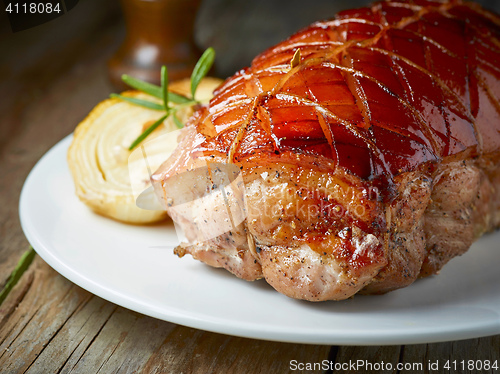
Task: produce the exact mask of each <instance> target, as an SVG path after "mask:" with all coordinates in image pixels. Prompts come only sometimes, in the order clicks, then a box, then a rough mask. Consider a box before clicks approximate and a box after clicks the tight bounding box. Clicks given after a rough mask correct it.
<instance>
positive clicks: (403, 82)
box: [193, 0, 500, 181]
mask: <svg viewBox="0 0 500 374" xmlns="http://www.w3.org/2000/svg"><path fill="white" fill-rule="evenodd" d="M298 49H300V54H301V59H300V62H299V64H298V65H297V66H294V67H292V66H291V65H290V61H291V59H292V58H293V56H294V54H295V52H296V51H297V50H298ZM499 78H500V19H499V18H498V16H496V15H494V14H492V13H489V12H487V11H485V10H483V9H481V8H480V7H479V6H476V5H475V4H473V3H465V2H462V1H452V2H447V3H440V2H437V1H420V0H419V1H417V0H414V1H411V2H401V1H387V2H380V3H376V4H375V5H373V6H372V7H369V8H362V9H356V10H350V11H346V12H343V13H340V14H339V15H337V17H336V18H335V19H333V20H330V21H324V22H317V23H315V24H313V25H311V26H309V27H308V28H306V29H304V30H302V31H300V32H298V33H296V34H295V35H293V36H291V37H290V38H289V39H287V40H285V41H284V42H282V43H280V44H278V45H276V46H275V47H272V48H270V49H269V50H267V51H265V52H264V53H262V54H260V55H259V56H257V57H256V58H255V59H254V60H253V62H252V65H251V67H249V68H247V69H244V70H242V71H240V72H238V73H237V74H236V75H234V76H233V77H231V78H229V79H228V80H227V81H226V82H225V83H224V84H223V85H222V86H221V87H220V88H219V89H218V90H217V91H216V93H215V97H214V99H213V100H212V101H211V103H210V105H209V106H208V107H207V108H204V109H202V111H201V112H200V113H198V115H197V116H195V117H194V120H193V122H194V123H195V125H196V126H197V127H198V132H199V133H201V134H203V135H204V136H205V138H204V139H202V140H200V142H199V144H198V147H197V148H196V149H195V150H194V152H201V153H202V154H203V153H204V154H214V153H217V154H227V155H228V161H229V162H241V161H243V160H244V159H245V158H248V157H250V156H254V155H255V154H259V155H261V156H260V157H269V156H270V155H273V157H275V156H276V155H278V156H279V155H280V154H283V153H288V152H293V153H295V154H297V155H301V154H305V155H314V156H317V157H318V158H322V159H328V160H329V161H333V165H334V166H333V167H335V168H337V167H340V168H343V169H344V170H345V171H347V172H349V173H351V174H354V175H356V176H358V177H360V178H362V179H364V180H366V181H370V180H372V181H373V180H377V179H378V180H381V179H383V180H384V181H391V180H393V178H394V176H396V175H399V174H401V173H404V172H408V171H413V170H415V169H417V168H419V167H421V166H422V164H425V163H439V162H440V161H441V160H443V159H444V158H445V157H448V156H455V157H456V158H458V159H461V158H465V157H470V156H480V155H483V154H488V153H491V152H494V151H496V150H498V149H499V147H500V122H499V121H498V116H499V114H500V99H499V97H500V83H499ZM266 155H267V156H266ZM278 158H279V157H278ZM297 163H300V157H298V158H297Z"/></svg>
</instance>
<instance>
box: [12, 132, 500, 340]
mask: <svg viewBox="0 0 500 374" xmlns="http://www.w3.org/2000/svg"><path fill="white" fill-rule="evenodd" d="M70 142H71V137H67V138H66V139H64V140H62V141H61V142H60V143H59V144H57V145H56V146H55V147H54V148H53V149H52V150H51V151H49V152H48V153H47V154H46V155H45V156H44V157H43V158H42V159H41V160H40V161H39V162H38V164H37V165H36V166H35V168H34V169H33V171H32V172H31V174H30V175H29V177H28V179H27V180H26V183H25V185H24V188H23V191H22V194H21V201H20V216H21V224H22V227H23V230H24V232H25V234H26V236H27V238H28V240H29V241H30V243H31V244H32V245H33V247H34V248H35V249H36V251H37V252H38V254H39V255H40V256H41V257H42V258H43V259H44V260H45V261H46V262H47V263H48V264H49V265H50V266H52V267H53V268H54V269H55V270H57V271H58V272H59V273H61V274H62V275H63V276H65V277H66V278H68V279H69V280H71V281H73V282H74V283H76V284H78V285H80V286H81V287H83V288H85V289H87V290H88V291H90V292H92V293H94V294H96V295H98V296H100V297H102V298H104V299H107V300H109V301H111V302H113V303H116V304H118V305H121V306H123V307H126V308H129V309H132V310H135V311H137V312H140V313H143V314H146V315H149V316H153V317H156V318H159V319H162V320H166V321H170V322H174V323H178V324H181V325H186V326H191V327H195V328H199V329H204V330H209V331H214V332H219V333H225V334H230V335H238V336H244V337H251V338H258V339H267V340H277V341H284V342H297V343H318V344H356V345H373V344H376V345H381V344H411V343H424V342H437V341H446V340H458V339H467V338H475V337H480V336H486V335H493V334H498V333H500V287H499V285H500V271H499V270H498V268H499V265H500V244H499V243H500V232H497V233H495V234H491V235H488V236H485V237H484V238H482V239H481V240H480V241H479V242H478V243H476V244H475V245H474V247H473V248H472V249H471V250H470V251H469V252H468V253H467V254H466V255H464V256H462V257H460V258H458V259H455V260H453V261H452V262H451V263H450V264H448V265H447V266H446V267H445V268H444V270H443V271H442V273H441V274H440V275H439V276H436V277H432V278H429V279H423V280H420V281H417V282H416V283H414V284H413V285H412V286H410V287H408V288H406V289H402V290H398V291H395V292H392V293H389V294H387V295H383V296H356V297H354V299H350V300H346V301H342V302H324V303H309V302H304V301H297V300H292V299H289V298H287V297H285V296H283V295H281V294H279V293H277V292H275V291H274V290H273V289H272V288H271V287H270V286H268V285H267V284H266V283H265V282H264V281H257V282H246V281H243V280H240V279H237V278H236V277H234V276H232V275H230V274H229V273H227V272H226V271H224V270H220V269H213V268H210V267H208V266H206V265H204V264H202V263H199V262H197V261H194V260H193V259H192V258H190V257H188V256H186V257H184V258H182V259H179V258H177V257H176V256H174V255H173V254H172V249H173V248H174V246H175V245H176V242H177V237H176V235H175V232H174V228H173V225H172V224H162V225H157V226H149V227H141V226H129V225H125V224H121V223H118V222H114V221H112V220H109V219H106V218H103V217H100V216H97V215H95V214H94V213H92V212H91V211H89V210H88V209H87V208H86V207H85V206H84V205H83V204H82V203H80V201H79V200H78V199H77V197H76V196H75V194H74V187H73V182H72V180H71V176H70V174H69V170H68V167H67V165H66V150H67V148H68V146H69V143H70Z"/></svg>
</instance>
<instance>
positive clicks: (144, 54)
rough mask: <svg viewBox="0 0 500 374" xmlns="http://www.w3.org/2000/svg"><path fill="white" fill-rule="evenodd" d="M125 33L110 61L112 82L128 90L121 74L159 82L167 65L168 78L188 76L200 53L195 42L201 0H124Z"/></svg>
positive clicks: (174, 78)
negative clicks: (162, 70)
mask: <svg viewBox="0 0 500 374" xmlns="http://www.w3.org/2000/svg"><path fill="white" fill-rule="evenodd" d="M121 5H122V9H123V13H124V17H125V24H126V36H125V40H124V42H123V44H122V45H121V46H120V48H119V49H118V51H117V52H116V53H115V54H114V55H113V56H112V57H111V59H110V60H109V62H108V68H109V75H110V78H111V81H112V83H113V84H114V85H115V86H116V87H117V88H120V89H125V88H126V87H125V85H124V84H123V82H122V80H121V76H122V74H128V75H130V76H133V77H134V78H138V79H141V80H145V81H148V82H151V83H156V84H159V82H160V68H161V66H162V65H167V68H168V76H169V80H176V79H180V78H183V77H189V76H190V75H191V72H192V70H193V67H194V65H195V64H196V61H197V60H198V58H199V56H200V55H201V52H200V50H199V49H198V48H197V47H196V45H195V43H194V23H195V19H196V13H197V11H198V7H199V5H200V0H121Z"/></svg>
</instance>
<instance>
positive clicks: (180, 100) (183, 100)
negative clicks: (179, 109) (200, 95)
mask: <svg viewBox="0 0 500 374" xmlns="http://www.w3.org/2000/svg"><path fill="white" fill-rule="evenodd" d="M168 100H169V101H170V102H171V103H174V104H187V103H193V104H194V103H195V102H194V100H192V99H190V98H188V97H186V96H182V95H178V94H176V93H174V92H172V91H168Z"/></svg>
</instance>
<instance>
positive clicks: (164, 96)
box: [161, 65, 168, 111]
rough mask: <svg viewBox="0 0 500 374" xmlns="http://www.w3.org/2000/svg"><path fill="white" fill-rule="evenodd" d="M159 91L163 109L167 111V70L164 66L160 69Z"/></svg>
mask: <svg viewBox="0 0 500 374" xmlns="http://www.w3.org/2000/svg"><path fill="white" fill-rule="evenodd" d="M161 91H162V99H163V107H164V108H165V110H167V111H168V70H167V67H166V66H165V65H163V66H162V67H161Z"/></svg>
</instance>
